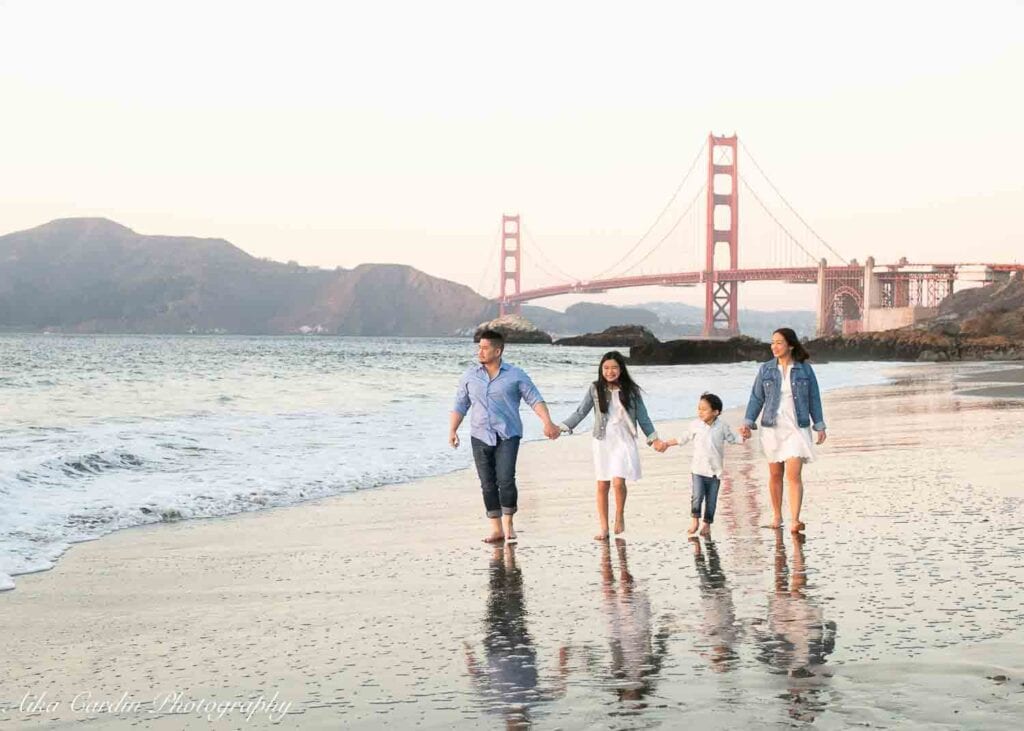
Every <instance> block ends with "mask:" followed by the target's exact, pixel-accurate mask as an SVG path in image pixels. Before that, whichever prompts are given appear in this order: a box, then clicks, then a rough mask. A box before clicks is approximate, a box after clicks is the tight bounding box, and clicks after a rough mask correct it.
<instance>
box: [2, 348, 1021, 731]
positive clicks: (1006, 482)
mask: <svg viewBox="0 0 1024 731" xmlns="http://www.w3.org/2000/svg"><path fill="white" fill-rule="evenodd" d="M989 368H991V366H989ZM980 370H982V367H981V366H978V365H974V366H964V365H928V366H919V367H908V368H902V369H899V370H897V371H894V372H895V373H898V374H899V377H898V380H897V382H896V383H895V384H893V385H891V386H884V387H875V388H869V389H856V390H848V391H840V392H835V393H831V394H828V395H826V398H825V408H826V417H827V421H828V422H829V426H830V430H829V434H830V436H829V440H828V442H827V444H826V445H825V446H824V447H822V448H820V449H819V451H818V455H819V457H818V460H817V461H816V462H815V463H813V464H811V465H808V466H807V468H806V471H805V476H806V486H807V492H806V498H805V509H804V520H805V521H806V523H807V533H806V536H807V537H806V541H803V542H801V541H795V540H794V539H793V537H792V536H791V535H790V534H789V533H788V532H785V531H782V532H776V531H771V530H766V529H763V528H761V527H759V524H760V523H761V522H763V518H764V517H765V514H766V511H767V495H766V488H765V484H764V483H765V472H766V469H765V467H764V465H763V463H762V461H761V459H760V456H759V450H758V446H757V439H756V437H755V439H753V440H751V441H750V442H748V443H747V444H746V445H743V446H738V447H727V454H726V467H727V470H728V475H727V477H726V479H725V480H724V483H723V488H722V494H721V497H720V499H719V508H718V511H719V512H718V517H717V520H716V525H715V528H714V536H713V540H711V541H700V542H694V541H688V540H686V539H685V537H684V536H683V530H684V528H685V525H686V522H687V513H688V498H689V478H688V464H689V459H688V457H689V454H690V452H689V448H682V449H673V450H670V451H669V453H667V454H665V455H659V454H656V453H654V452H653V451H650V450H644V451H643V452H642V455H643V465H644V470H645V477H644V479H643V480H641V481H640V482H638V483H636V484H635V485H632V486H631V487H630V494H629V495H630V496H629V502H628V508H627V532H626V533H625V535H624V539H625V540H623V541H613V542H612V543H610V544H599V543H596V542H595V541H593V540H592V539H591V536H592V535H593V534H594V532H595V528H596V525H595V523H596V520H595V516H594V506H593V500H594V497H593V495H594V487H593V482H592V467H591V463H590V444H589V439H590V438H589V436H586V435H583V436H576V437H572V438H566V439H562V440H559V441H558V442H554V443H531V444H529V445H528V446H526V447H525V448H524V449H523V450H522V452H521V453H520V475H519V484H520V509H521V513H520V516H519V521H518V527H519V531H520V539H521V540H520V543H519V545H518V547H516V548H498V549H492V548H489V547H486V546H484V545H483V544H481V543H480V542H479V538H480V537H481V536H482V535H483V534H484V533H485V530H486V525H485V521H484V520H483V519H482V507H481V501H480V498H479V490H478V486H477V483H476V481H475V479H474V476H473V475H472V474H471V473H469V472H466V471H463V472H460V473H455V474H452V475H447V476H444V477H441V478H436V479H431V480H425V481H421V482H416V483H411V484H407V485H400V486H392V487H387V488H382V489H376V490H371V491H366V492H361V493H357V494H354V495H346V496H342V497H339V498H334V499H330V500H325V501H321V502H318V503H315V504H307V505H303V506H298V507H294V508H287V509H278V510H272V511H266V512H261V513H255V514H248V515H241V516H237V517H233V518H227V519H218V520H209V521H196V522H188V523H182V524H176V525H164V526H157V527H149V528H142V529H136V530H129V531H124V532H121V533H118V534H115V535H112V536H108V537H106V538H103V539H101V540H100V541H97V542H94V543H89V544H82V545H79V546H76V547H74V548H73V549H72V550H71V551H70V552H69V554H68V555H66V556H65V557H64V558H63V559H61V561H60V562H59V563H58V564H57V567H56V568H55V569H54V570H52V571H50V572H46V573H42V574H37V575H32V576H21V577H18V579H17V589H16V590H15V591H13V592H8V593H6V594H3V595H0V657H2V658H3V662H2V664H0V689H2V690H0V727H3V726H5V725H10V726H15V725H17V726H19V727H20V726H23V725H24V726H27V727H48V728H111V727H115V728H116V727H128V726H134V727H137V728H189V727H191V728H205V727H207V726H209V725H210V720H208V719H209V718H212V719H213V725H215V726H216V727H223V728H243V727H244V728H248V727H253V728H260V727H266V726H273V725H280V726H284V727H299V728H324V729H327V728H331V729H334V728H341V727H344V728H378V727H381V726H385V725H387V726H393V727H395V728H408V727H412V726H419V727H424V728H449V727H453V726H454V727H460V728H477V727H480V726H487V727H495V726H497V727H502V726H504V727H507V728H525V727H527V726H529V725H533V726H535V727H537V728H561V729H577V728H637V727H650V726H664V727H668V728H673V727H677V726H680V725H682V724H684V723H686V724H691V723H699V724H702V725H703V727H705V728H733V727H735V726H738V725H745V726H748V727H750V728H772V727H790V726H793V725H796V726H808V727H814V728H822V729H833V728H848V727H850V726H871V727H887V728H936V727H950V728H961V727H967V728H986V729H1002V728H1005V729H1010V728H1013V729H1016V728H1019V726H1020V720H1021V718H1024V630H1022V629H1021V628H1022V627H1024V601H1022V600H1024V541H1022V538H1024V521H1022V518H1024V486H1022V483H1021V481H1020V474H1021V471H1022V468H1024V458H1022V457H1021V456H1019V455H1020V444H1021V437H1022V435H1024V401H1021V400H1019V399H993V398H978V397H974V396H964V395H962V394H961V393H959V392H957V391H956V390H955V383H956V380H957V378H958V377H959V376H963V375H965V374H967V375H970V374H972V373H978V372H979V371H980ZM555 416H556V417H560V416H562V415H560V414H556V415H555ZM727 418H728V420H729V421H730V422H731V423H733V424H736V423H737V419H738V416H737V415H736V414H735V413H731V414H729V415H727ZM681 426H682V423H680V424H678V425H670V424H661V425H659V427H660V428H661V432H662V434H663V435H666V436H667V435H671V434H673V433H674V432H675V431H676V428H675V427H681ZM44 694H45V695H44ZM85 694H89V695H88V697H86V695H85ZM175 694H181V695H180V696H177V695H175ZM275 694H276V696H275ZM41 696H42V698H41V699H40V697H41ZM76 696H77V701H75V698H76ZM258 698H262V699H263V701H264V703H265V704H266V702H268V701H270V702H272V703H275V704H276V705H275V706H272V708H270V709H267V708H266V707H265V706H262V707H261V706H255V705H249V706H244V705H236V706H234V707H229V704H231V703H232V702H237V703H238V704H245V703H250V704H251V703H253V702H254V701H256V699H258ZM33 701H36V704H35V705H36V708H37V709H38V713H35V714H27V713H26V712H25V711H24V710H23V709H24V708H27V707H28V706H29V705H32V702H33ZM103 702H105V703H106V704H107V706H106V707H102V706H100V705H99V704H100V703H103ZM284 703H288V704H289V705H288V706H287V708H284V707H283V705H282V704H284ZM190 704H191V705H190ZM197 704H199V707H198V709H197V707H196V706H197ZM19 706H21V707H19ZM225 708H226V709H227V710H224V711H223V717H222V718H221V719H220V720H219V721H218V720H217V716H218V714H219V713H221V711H220V709H225ZM247 716H248V717H247Z"/></svg>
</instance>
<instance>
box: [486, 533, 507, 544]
mask: <svg viewBox="0 0 1024 731" xmlns="http://www.w3.org/2000/svg"><path fill="white" fill-rule="evenodd" d="M503 540H505V534H504V533H491V535H489V536H487V537H486V538H484V539H483V541H484V543H501V542H502V541H503Z"/></svg>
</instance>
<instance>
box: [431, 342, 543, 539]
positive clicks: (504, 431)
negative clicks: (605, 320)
mask: <svg viewBox="0 0 1024 731" xmlns="http://www.w3.org/2000/svg"><path fill="white" fill-rule="evenodd" d="M504 350H505V339H504V338H503V337H502V335H501V333H499V332H497V331H495V330H485V331H484V332H482V333H481V334H480V345H479V350H478V351H477V360H478V361H479V365H476V366H472V367H470V369H469V370H467V371H466V372H465V373H464V374H463V375H462V378H461V379H459V388H458V390H457V391H456V392H455V406H454V408H453V409H452V415H451V428H450V430H449V432H448V443H449V444H451V445H452V447H453V448H458V446H459V435H458V431H459V425H460V424H462V420H463V419H464V418H465V416H466V412H468V411H469V409H470V407H471V406H472V407H473V415H472V417H471V419H470V425H469V433H470V443H471V444H472V445H473V461H474V462H476V471H477V473H478V474H479V475H480V488H481V490H482V491H483V496H484V508H485V509H486V510H487V517H488V518H489V519H490V521H491V534H490V535H489V536H487V537H486V538H484V542H485V543H498V542H500V541H502V540H509V541H514V540H516V532H515V530H514V529H513V527H512V516H513V515H515V513H516V509H517V503H518V492H517V490H516V456H517V455H518V454H519V440H520V439H521V438H522V436H523V421H522V419H520V418H519V402H520V401H526V403H527V404H529V405H530V406H531V407H532V408H533V410H534V411H535V412H536V413H537V416H538V417H540V420H541V422H542V423H543V424H544V436H546V437H547V438H548V439H557V438H558V435H559V434H560V433H561V431H560V430H559V428H558V426H557V425H556V424H555V423H554V422H552V421H551V416H550V414H548V407H547V404H545V403H544V399H542V398H541V395H540V391H538V390H537V387H536V386H534V385H533V381H531V380H530V377H529V376H528V375H526V372H525V371H524V370H523V369H522V368H519V367H517V366H514V365H512V364H511V363H506V362H505V361H503V360H502V358H501V356H502V353H503V352H504Z"/></svg>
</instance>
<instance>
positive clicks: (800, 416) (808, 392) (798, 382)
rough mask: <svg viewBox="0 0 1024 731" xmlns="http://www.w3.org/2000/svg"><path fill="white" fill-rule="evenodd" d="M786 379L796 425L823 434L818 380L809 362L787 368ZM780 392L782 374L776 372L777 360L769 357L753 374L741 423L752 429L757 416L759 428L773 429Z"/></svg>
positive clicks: (755, 426) (823, 422) (777, 411)
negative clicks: (794, 409) (751, 385)
mask: <svg viewBox="0 0 1024 731" xmlns="http://www.w3.org/2000/svg"><path fill="white" fill-rule="evenodd" d="M789 378H790V384H791V385H792V387H793V401H794V402H795V403H794V405H795V406H796V423H797V426H801V427H804V426H810V427H813V428H814V431H825V417H824V415H823V414H822V413H821V392H820V391H818V379H817V378H815V377H814V369H812V368H811V365H810V363H797V362H794V363H793V364H792V365H791V366H790V367H789ZM781 393H782V374H781V373H779V361H778V360H777V359H776V358H772V359H771V360H769V361H766V362H764V363H762V364H761V366H760V368H759V369H758V371H757V376H756V377H755V378H754V387H753V388H752V389H751V391H750V400H749V401H748V402H747V413H746V414H745V415H744V417H743V423H744V424H745V425H746V426H748V427H750V428H751V429H756V428H757V424H756V421H757V415H758V414H761V426H775V420H776V418H777V417H778V415H779V395H780V394H781ZM762 409H764V412H763V413H762V411H761V410H762Z"/></svg>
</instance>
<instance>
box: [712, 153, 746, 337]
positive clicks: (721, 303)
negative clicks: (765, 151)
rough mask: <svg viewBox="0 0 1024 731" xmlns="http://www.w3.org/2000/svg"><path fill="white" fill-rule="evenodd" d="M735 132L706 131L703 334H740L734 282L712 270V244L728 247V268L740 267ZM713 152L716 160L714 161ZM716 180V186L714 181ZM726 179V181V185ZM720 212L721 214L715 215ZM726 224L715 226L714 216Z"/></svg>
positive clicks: (735, 284)
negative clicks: (727, 134) (718, 134)
mask: <svg viewBox="0 0 1024 731" xmlns="http://www.w3.org/2000/svg"><path fill="white" fill-rule="evenodd" d="M736 142H737V138H736V135H733V136H732V137H715V135H714V134H709V135H708V184H707V189H708V190H707V194H708V201H707V206H708V208H707V250H706V258H705V262H704V293H705V294H704V337H706V338H709V337H722V336H725V337H733V336H735V335H739V332H740V324H739V311H738V304H737V302H738V298H737V291H738V288H739V285H738V283H737V282H719V281H718V277H717V275H716V270H715V247H716V245H717V244H726V245H727V246H728V247H729V269H738V268H739V263H738V262H739V256H738V254H739V224H740V219H739V187H738V186H739V177H738V175H739V174H738V171H737V164H736V162H737V161H736ZM716 155H717V156H718V161H717V162H716V159H715V158H716ZM716 182H717V183H719V185H718V186H716V185H715V183H716ZM726 183H728V185H726ZM719 212H721V214H722V215H720V216H716V215H715V214H716V213H719ZM726 214H727V216H728V218H727V221H728V228H719V227H718V226H716V223H715V219H716V218H718V219H719V220H720V221H721V223H723V224H725V223H726Z"/></svg>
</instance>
